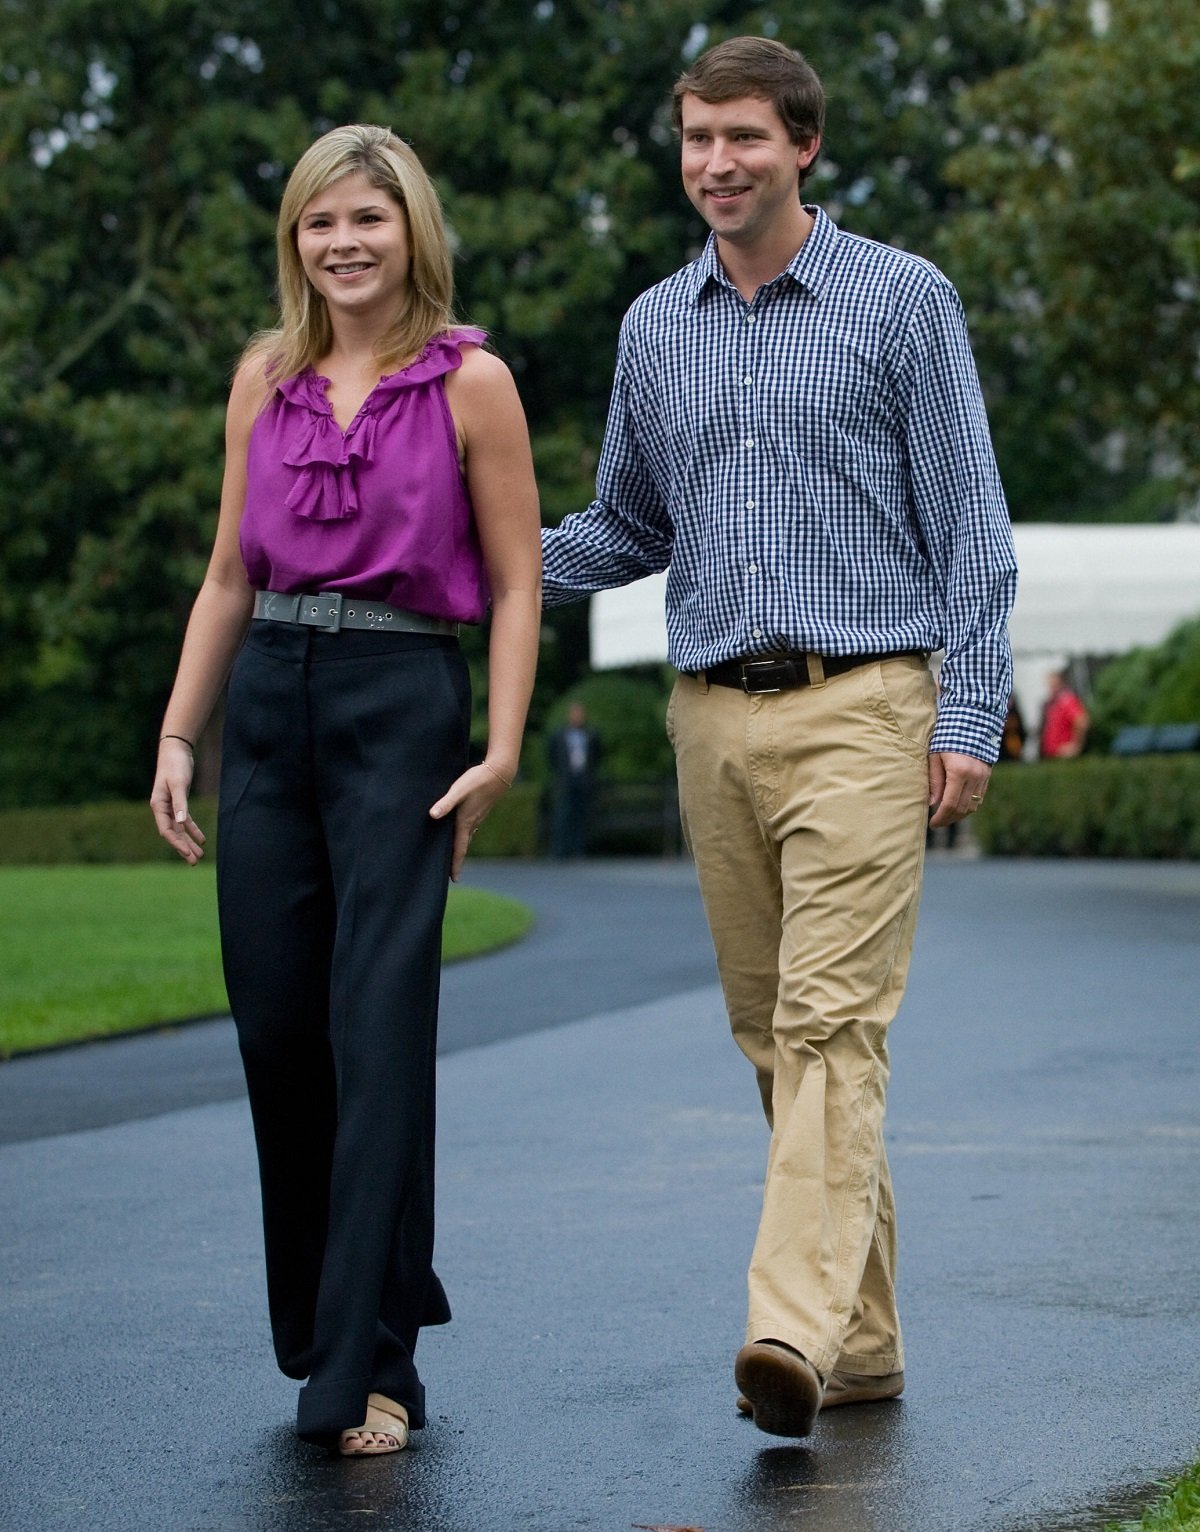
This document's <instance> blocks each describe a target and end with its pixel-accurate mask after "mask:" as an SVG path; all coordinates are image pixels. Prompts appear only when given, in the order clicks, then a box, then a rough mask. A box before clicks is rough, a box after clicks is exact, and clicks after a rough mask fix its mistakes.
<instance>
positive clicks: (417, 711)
mask: <svg viewBox="0 0 1200 1532" xmlns="http://www.w3.org/2000/svg"><path fill="white" fill-rule="evenodd" d="M469 711H470V708H469V684H468V680H467V674H466V666H465V662H464V661H463V659H462V656H461V654H460V653H459V650H458V645H457V643H456V641H455V640H453V639H449V638H439V637H431V636H427V635H424V634H407V633H394V634H393V633H387V634H384V633H377V632H354V631H343V632H341V633H320V632H317V631H315V630H313V629H309V628H299V627H293V626H292V625H290V624H283V623H275V622H261V621H256V622H253V623H251V626H250V632H249V634H248V636H247V638H246V642H245V644H244V645H243V647H242V650H241V652H240V653H239V655H238V658H237V660H236V662H235V664H234V668H233V671H232V674H231V676H230V683H229V705H228V713H227V718H226V724H225V744H224V761H223V766H222V775H221V808H220V818H219V833H218V843H217V873H218V902H219V908H220V921H221V944H222V953H223V958H224V965H225V981H226V985H227V988H228V992H229V1001H230V1006H231V1009H232V1011H233V1015H234V1019H235V1021H236V1023H237V1031H238V1042H239V1046H240V1048H241V1053H242V1060H243V1063H244V1065H245V1070H246V1082H247V1085H248V1087H249V1094H250V1106H251V1111H252V1114H253V1119H254V1132H255V1140H256V1143H257V1148H258V1159H259V1169H260V1174H261V1180H262V1201H263V1225H264V1231H265V1236H266V1264H267V1291H268V1300H269V1305H270V1314H271V1329H272V1334H273V1338H274V1343H275V1354H276V1357H277V1358H278V1361H279V1366H280V1367H281V1369H282V1370H283V1372H284V1373H286V1374H287V1375H288V1376H289V1377H293V1378H307V1379H308V1383H307V1385H306V1386H305V1387H304V1388H303V1389H302V1390H301V1392H300V1403H299V1412H298V1419H297V1430H298V1433H299V1434H300V1436H302V1437H304V1438H305V1439H306V1440H309V1441H316V1442H328V1441H331V1440H333V1439H334V1438H336V1435H337V1433H338V1432H340V1431H342V1430H344V1429H345V1428H346V1427H348V1426H353V1425H357V1424H360V1423H361V1422H362V1421H363V1420H364V1419H365V1411H366V1404H367V1395H368V1393H370V1392H371V1391H377V1392H379V1393H382V1394H386V1395H387V1396H388V1397H389V1398H392V1399H395V1400H397V1401H398V1402H399V1403H401V1404H403V1405H405V1406H406V1408H407V1410H408V1414H409V1422H410V1425H412V1426H413V1427H414V1428H416V1427H420V1426H422V1425H423V1424H424V1420H425V1408H424V1389H423V1387H422V1385H421V1382H420V1379H419V1378H418V1375H417V1370H416V1366H415V1364H414V1361H413V1352H414V1350H415V1347H416V1341H417V1333H418V1331H419V1329H420V1328H421V1326H422V1325H432V1324H443V1323H445V1321H446V1320H448V1319H449V1317H450V1309H449V1305H448V1304H447V1301H446V1295H445V1293H444V1292H443V1290H442V1286H441V1283H440V1282H439V1281H438V1279H437V1277H436V1275H435V1274H434V1271H433V1266H432V1259H433V1145H434V1051H435V1044H436V1038H437V1005H438V987H439V978H440V964H441V927H442V917H443V914H444V911H445V904H446V890H447V887H448V882H449V870H450V855H451V849H452V838H453V825H452V823H451V821H450V820H449V819H447V820H443V821H435V820H432V819H430V818H429V807H430V805H431V804H432V803H434V802H435V801H436V799H437V798H439V797H440V796H441V795H442V793H444V792H445V790H446V788H447V787H448V786H449V784H450V783H451V782H452V781H453V780H454V778H455V777H456V776H457V775H458V774H459V773H460V772H461V771H462V770H463V769H464V767H465V763H466V756H467V737H468V728H469Z"/></svg>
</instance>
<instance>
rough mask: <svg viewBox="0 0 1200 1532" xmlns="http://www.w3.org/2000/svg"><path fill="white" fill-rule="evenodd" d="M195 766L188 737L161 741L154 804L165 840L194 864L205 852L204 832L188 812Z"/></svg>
mask: <svg viewBox="0 0 1200 1532" xmlns="http://www.w3.org/2000/svg"><path fill="white" fill-rule="evenodd" d="M192 769H193V762H192V752H191V749H190V748H189V747H188V745H187V742H186V741H185V740H182V739H171V738H167V739H164V740H161V741H160V742H159V746H158V770H157V771H156V772H155V774H154V791H153V792H152V793H151V794H150V807H151V809H153V811H154V818H155V821H156V822H157V824H158V833H159V834H160V835H161V836H162V838H163V840H165V841H166V842H167V844H168V845H169V846H170V847H171V848H172V850H174V851H177V852H178V853H179V855H180V856H181V857H182V858H183V860H184V861H185V862H187V863H188V865H189V866H192V867H194V866H195V865H196V863H197V862H198V861H199V860H200V858H201V857H202V856H203V855H204V832H203V830H201V828H200V826H199V825H198V824H197V823H196V821H195V820H194V819H193V818H192V816H191V814H190V813H189V812H188V792H189V791H190V789H191V786H192Z"/></svg>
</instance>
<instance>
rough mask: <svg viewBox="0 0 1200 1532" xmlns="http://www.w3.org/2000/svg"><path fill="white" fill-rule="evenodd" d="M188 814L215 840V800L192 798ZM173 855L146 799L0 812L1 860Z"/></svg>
mask: <svg viewBox="0 0 1200 1532" xmlns="http://www.w3.org/2000/svg"><path fill="white" fill-rule="evenodd" d="M190 807H191V810H192V814H193V816H194V817H195V819H196V821H197V823H198V824H199V825H200V827H201V829H203V831H204V833H205V836H206V837H207V855H208V857H209V858H210V859H211V857H212V856H213V854H214V853H215V851H216V843H217V805H216V803H215V802H214V801H212V800H210V799H205V798H194V799H192V802H191V805H190ZM174 861H178V857H177V856H176V855H175V853H174V852H173V851H172V850H171V848H170V847H169V846H168V845H167V843H166V841H164V840H162V839H161V838H160V836H159V834H158V831H157V830H156V829H155V826H154V819H153V816H152V815H151V813H150V808H149V805H148V803H145V802H143V803H80V804H73V805H70V806H67V807H62V808H41V809H9V810H6V811H4V812H0V864H3V865H4V866H10V867H22V866H24V867H49V866H55V865H59V864H63V863H68V862H174Z"/></svg>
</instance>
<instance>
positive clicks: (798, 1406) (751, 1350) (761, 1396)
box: [733, 1340, 824, 1436]
mask: <svg viewBox="0 0 1200 1532" xmlns="http://www.w3.org/2000/svg"><path fill="white" fill-rule="evenodd" d="M733 1377H734V1381H735V1382H736V1383H737V1386H738V1388H740V1389H741V1391H742V1394H743V1396H744V1397H745V1399H746V1400H747V1401H748V1403H749V1405H750V1414H751V1415H752V1416H753V1418H754V1424H755V1425H756V1426H757V1427H758V1429H759V1430H760V1431H766V1432H767V1433H768V1434H769V1435H771V1436H807V1435H808V1433H809V1432H810V1431H811V1430H812V1428H813V1426H814V1425H815V1424H816V1419H817V1411H818V1410H819V1409H820V1408H821V1395H822V1393H823V1392H824V1388H823V1385H822V1382H821V1375H820V1373H819V1372H818V1371H817V1369H816V1368H815V1367H814V1366H813V1365H812V1363H811V1362H810V1361H809V1360H808V1359H807V1358H806V1357H802V1356H801V1355H800V1353H799V1352H798V1351H793V1350H792V1348H791V1347H790V1346H785V1345H784V1344H783V1342H782V1341H776V1340H761V1341H752V1342H751V1343H750V1345H748V1346H743V1347H742V1349H741V1350H740V1351H739V1352H738V1354H737V1360H736V1361H735V1362H734V1364H733Z"/></svg>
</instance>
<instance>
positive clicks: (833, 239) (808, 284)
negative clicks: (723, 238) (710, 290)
mask: <svg viewBox="0 0 1200 1532" xmlns="http://www.w3.org/2000/svg"><path fill="white" fill-rule="evenodd" d="M804 210H805V212H806V213H811V214H812V217H813V227H812V230H811V231H810V233H809V236H808V238H807V239H806V240H805V241H804V243H803V244H802V245H801V246H800V248H799V250H797V251H796V253H795V255H794V256H792V258H791V260H790V261H789V262H788V263H787V265H786V266H785V267H784V268H783V270H782V271H781V272H780V273H779V277H776V278H775V281H779V280H780V278H781V277H785V276H786V277H790V278H791V279H792V281H793V282H795V283H797V284H798V285H799V286H800V287H803V288H805V289H806V290H807V291H808V292H810V293H811V294H812V295H813V297H814V298H819V297H820V296H821V289H822V287H824V285H825V278H826V276H827V274H828V271H829V263H830V261H831V260H832V258H833V247H834V245H836V244H837V242H838V239H839V238H840V233H839V230H838V226H837V224H836V223H834V221H833V219H832V218H830V216H829V214H828V213H826V212H825V211H824V209H823V208H819V207H815V206H812V205H810V204H809V203H807V202H806V203H805V204H804ZM710 282H715V283H718V284H720V285H722V286H726V287H727V286H729V285H730V283H729V278H728V277H727V276H726V275H725V273H724V271H723V270H722V267H721V262H720V258H719V257H718V255H717V236H716V235H715V234H710V235H709V236H708V240H707V242H706V243H705V246H704V249H703V250H702V251H701V252H700V254H699V256H698V257H697V258H696V261H695V263H694V264H693V267H692V293H691V299H692V303H693V304H695V303H698V302H699V301H700V298H701V295H702V294H703V293H704V291H705V290H706V288H707V287H708V285H709V283H710Z"/></svg>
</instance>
